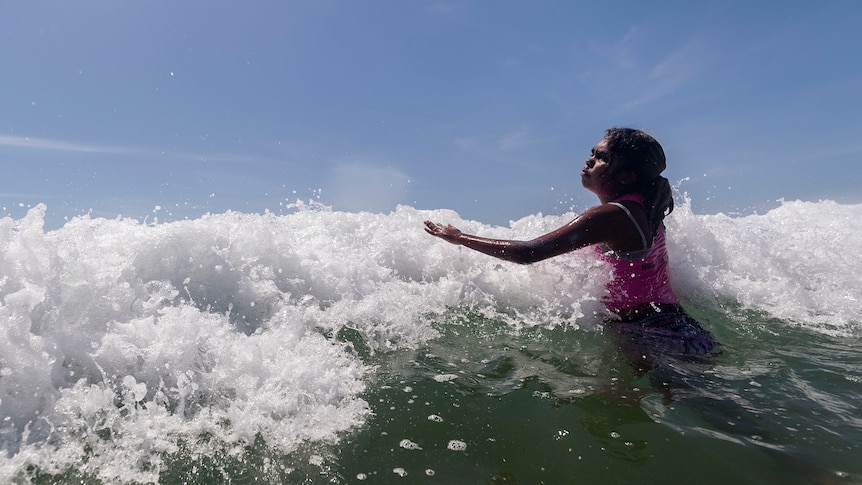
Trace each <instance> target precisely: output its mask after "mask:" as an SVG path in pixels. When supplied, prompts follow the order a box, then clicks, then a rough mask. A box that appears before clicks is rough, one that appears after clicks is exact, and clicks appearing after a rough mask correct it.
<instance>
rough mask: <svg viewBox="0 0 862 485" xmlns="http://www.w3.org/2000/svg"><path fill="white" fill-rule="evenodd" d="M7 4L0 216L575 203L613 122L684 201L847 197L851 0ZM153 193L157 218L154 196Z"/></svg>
mask: <svg viewBox="0 0 862 485" xmlns="http://www.w3.org/2000/svg"><path fill="white" fill-rule="evenodd" d="M782 3H784V4H783V5H781V6H778V4H777V3H775V2H750V1H744V2H743V1H739V2H734V1H728V2H691V1H667V2H642V1H620V2H598V1H596V2H576V1H542V0H537V1H530V2H523V1H451V2H447V1H421V0H411V1H407V0H403V1H388V0H379V1H375V0H371V1H362V2H360V1H347V0H344V1H327V0H323V1H314V2H311V1H308V2H305V1H303V2H295V1H284V0H271V1H269V0H261V1H250V2H228V1H221V0H217V1H199V0H189V1H164V0H150V1H136V2H130V1H126V2H118V1H116V0H110V1H108V0H79V1H59V0H45V1H39V2H3V3H2V6H0V35H2V39H3V40H2V42H0V56H2V58H3V60H4V67H3V70H2V73H3V74H2V84H0V89H2V92H0V161H2V166H3V167H4V172H5V173H4V176H3V177H2V182H0V207H2V208H3V209H2V212H0V215H3V214H6V215H10V216H12V217H20V216H21V215H23V214H24V212H25V211H26V209H27V208H28V207H31V206H33V205H35V204H37V203H40V202H43V203H45V204H47V205H48V214H49V216H48V223H47V225H48V228H49V229H50V228H56V227H59V226H60V225H61V224H62V223H63V221H64V220H65V219H66V218H68V217H73V216H75V215H80V214H86V213H90V214H92V215H93V216H94V217H110V218H113V217H116V216H117V215H120V214H122V215H124V216H127V217H135V218H144V217H150V218H152V217H153V216H154V215H157V216H158V217H159V218H160V219H161V220H165V219H179V218H185V217H198V216H200V215H201V214H203V213H205V212H222V211H224V210H227V209H233V210H238V211H243V212H261V211H263V210H265V209H270V210H273V211H279V210H280V209H281V207H282V206H283V205H284V204H285V203H286V202H293V201H295V200H297V199H300V200H309V199H313V200H319V201H320V202H323V203H324V204H327V205H330V206H332V207H333V208H334V209H337V210H350V211H359V210H370V211H376V212H388V211H390V210H392V209H394V207H395V206H396V205H397V204H407V205H411V206H414V207H417V208H421V209H437V208H448V209H454V210H456V211H458V212H459V213H460V214H461V216H462V217H465V218H470V219H478V220H481V221H484V222H488V223H493V224H507V223H508V221H509V220H514V219H518V218H521V217H523V216H525V215H528V214H535V213H538V212H542V213H545V214H558V213H562V212H565V211H568V210H569V209H574V210H581V209H583V208H585V207H587V206H589V205H591V204H593V203H595V198H594V196H592V194H590V193H588V192H586V191H585V190H584V189H583V188H581V186H580V180H579V176H578V172H579V170H580V167H581V165H582V163H583V160H584V158H586V156H587V154H588V153H589V150H590V148H591V147H592V145H593V144H594V143H595V142H596V141H597V140H598V139H599V138H601V135H602V132H603V130H604V129H605V128H607V127H609V126H613V125H626V126H635V127H639V128H643V129H646V130H647V131H649V132H650V133H652V134H653V135H654V136H656V138H658V140H659V141H660V142H661V143H662V144H663V146H664V148H665V151H666V153H667V156H668V170H667V171H666V172H665V174H666V176H667V177H668V178H669V179H670V180H671V181H672V182H675V183H676V182H680V181H682V182H681V183H682V185H681V187H682V190H684V191H686V192H688V193H689V194H690V196H691V199H692V203H693V207H694V209H695V211H696V212H700V213H714V212H726V213H748V212H751V211H762V210H766V209H768V208H770V207H774V206H775V205H777V202H776V201H777V200H778V199H781V198H784V199H788V200H792V199H803V200H814V201H816V200H819V199H833V200H838V201H840V202H845V203H859V202H862V191H860V190H859V184H860V180H862V168H860V163H859V162H860V161H862V160H860V158H862V157H860V155H862V89H860V88H862V56H860V54H859V53H860V52H862V34H860V29H859V25H862V3H860V2H858V1H855V0H847V1H825V2H782ZM157 207H158V208H159V209H156V208H157Z"/></svg>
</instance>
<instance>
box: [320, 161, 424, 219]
mask: <svg viewBox="0 0 862 485" xmlns="http://www.w3.org/2000/svg"><path fill="white" fill-rule="evenodd" d="M409 184H410V178H409V177H408V176H407V175H406V174H404V173H403V172H401V171H400V170H397V169H395V168H391V167H383V166H379V165H376V164H375V163H374V162H370V161H366V160H356V159H353V160H344V161H341V162H339V163H337V164H336V165H335V166H334V167H333V168H332V170H331V172H330V174H329V183H328V184H327V185H326V187H325V189H324V194H323V195H324V200H325V201H326V202H327V203H331V204H332V205H333V206H334V207H336V208H337V209H340V210H347V211H371V212H385V211H390V210H392V209H394V208H395V206H396V205H397V204H398V203H399V202H401V201H402V200H403V199H404V196H405V193H406V191H407V189H408V186H409Z"/></svg>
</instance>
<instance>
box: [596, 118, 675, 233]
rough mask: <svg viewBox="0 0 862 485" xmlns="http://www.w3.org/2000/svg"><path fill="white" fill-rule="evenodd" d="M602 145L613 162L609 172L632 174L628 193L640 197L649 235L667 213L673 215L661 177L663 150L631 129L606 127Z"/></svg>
mask: <svg viewBox="0 0 862 485" xmlns="http://www.w3.org/2000/svg"><path fill="white" fill-rule="evenodd" d="M604 141H605V143H606V144H607V148H608V151H609V152H610V154H611V156H612V159H613V165H614V166H613V172H614V173H615V174H617V175H618V176H619V175H620V174H622V173H624V172H630V173H631V174H634V179H633V181H632V183H631V186H632V191H633V192H638V193H640V194H642V195H643V196H644V206H645V208H646V210H647V216H648V217H649V221H650V228H651V229H652V233H653V236H655V232H656V231H657V230H658V227H659V225H661V222H662V220H664V217H665V216H666V215H667V214H670V213H671V212H673V195H672V193H671V187H670V183H669V182H668V180H667V179H666V178H664V177H662V176H661V173H662V172H663V171H664V169H665V167H666V166H667V160H666V159H665V156H664V150H663V149H662V147H661V145H660V144H659V142H658V141H656V139H655V138H653V137H652V136H650V135H648V134H647V133H645V132H643V131H641V130H636V129H633V128H617V127H614V128H609V129H607V130H606V131H605V138H604Z"/></svg>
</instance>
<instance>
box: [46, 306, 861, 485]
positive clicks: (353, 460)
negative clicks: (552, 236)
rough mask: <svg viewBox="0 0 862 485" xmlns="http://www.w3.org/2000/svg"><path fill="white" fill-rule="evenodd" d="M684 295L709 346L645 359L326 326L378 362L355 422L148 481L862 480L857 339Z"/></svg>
mask: <svg viewBox="0 0 862 485" xmlns="http://www.w3.org/2000/svg"><path fill="white" fill-rule="evenodd" d="M690 309H691V311H692V313H693V314H694V315H695V316H696V317H697V318H699V319H700V320H701V321H704V322H707V326H708V328H710V330H712V331H713V332H714V334H715V335H716V337H717V338H718V339H719V340H720V341H722V342H723V351H722V353H721V355H719V356H718V357H716V358H715V359H714V360H712V361H709V362H701V363H686V362H679V361H672V360H661V359H660V360H659V362H658V363H657V364H656V365H655V366H653V367H652V368H650V369H644V368H643V367H642V366H639V365H633V363H632V362H631V360H630V359H627V358H626V357H625V356H624V355H623V354H621V353H620V352H619V351H618V349H617V343H616V340H615V339H614V338H613V336H611V335H609V334H608V332H604V331H601V330H600V329H597V328H596V327H595V325H594V324H593V325H592V326H591V325H586V323H589V322H588V321H587V320H585V321H584V322H582V323H585V325H584V328H575V327H556V328H535V327H532V328H521V329H518V328H515V327H513V326H512V325H511V323H504V322H503V319H500V318H495V317H494V316H493V314H492V315H490V316H488V315H487V312H485V313H486V314H485V315H482V314H480V313H477V312H473V311H471V310H469V309H460V310H453V311H451V312H450V313H448V314H445V315H438V316H436V317H435V318H436V321H437V328H438V330H439V331H440V332H441V336H440V337H439V338H437V339H434V340H432V341H429V342H428V343H427V344H426V345H425V346H423V347H422V348H419V349H416V350H411V351H398V352H389V353H371V352H370V351H368V349H367V348H366V347H365V346H364V343H363V342H362V340H361V337H360V336H359V334H358V333H356V332H352V331H350V330H349V329H345V330H343V331H342V332H340V333H339V334H337V335H332V336H331V338H335V339H339V340H342V341H344V342H345V344H347V345H350V346H352V348H353V349H354V351H355V352H357V353H358V354H359V355H360V356H361V357H362V358H363V360H365V361H366V362H367V363H369V364H372V365H375V366H377V372H376V374H375V375H374V377H373V381H372V382H371V383H370V385H369V390H368V392H367V394H366V396H365V399H366V401H367V402H368V403H369V404H370V405H371V408H372V410H373V412H374V415H373V416H372V417H371V418H370V419H369V420H368V421H367V422H366V424H365V425H364V426H363V427H362V428H360V429H355V430H353V431H351V432H349V433H346V434H344V435H343V436H342V437H341V438H340V441H339V442H338V443H335V444H325V445H322V444H312V445H309V446H307V447H306V448H304V449H302V450H299V451H297V452H295V453H292V454H290V455H287V456H285V455H282V454H279V453H278V452H276V451H274V450H273V449H271V448H270V447H268V446H267V444H266V443H265V442H263V441H262V440H258V442H256V443H254V444H253V445H251V446H249V447H248V448H247V450H246V453H245V454H244V455H242V456H236V455H230V454H225V453H223V454H219V452H217V451H215V452H214V453H213V454H212V455H209V456H191V455H189V454H186V453H183V452H182V451H180V452H178V453H176V454H174V455H172V456H168V457H165V466H164V470H163V472H162V473H161V478H160V482H161V483H320V484H324V483H439V484H460V483H464V484H474V483H475V484H510V483H519V484H532V483H548V484H557V483H562V484H567V483H700V484H710V483H716V484H719V483H720V484H726V483H734V484H746V483H751V484H762V483H782V484H807V483H862V464H860V462H859V457H862V410H860V402H862V357H860V352H859V348H858V339H857V338H854V337H833V336H827V335H824V334H822V333H818V332H815V331H812V330H809V329H806V328H804V327H803V326H799V325H793V324H788V323H786V322H782V321H777V320H768V319H764V320H761V319H759V317H758V315H756V314H750V313H742V312H734V311H721V312H715V311H707V310H703V309H700V308H697V307H690ZM201 439H206V438H205V437H202V438H201ZM214 449H216V450H217V449H218V447H217V446H216V447H214ZM34 476H35V480H34V481H35V482H37V483H90V482H89V481H88V477H87V476H82V475H79V474H76V473H75V472H74V471H70V472H69V473H68V474H66V475H63V476H39V475H38V473H36V474H34Z"/></svg>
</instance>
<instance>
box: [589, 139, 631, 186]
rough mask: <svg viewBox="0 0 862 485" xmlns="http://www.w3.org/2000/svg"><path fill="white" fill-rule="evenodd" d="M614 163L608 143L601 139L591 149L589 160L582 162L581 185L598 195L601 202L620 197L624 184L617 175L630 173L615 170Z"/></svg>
mask: <svg viewBox="0 0 862 485" xmlns="http://www.w3.org/2000/svg"><path fill="white" fill-rule="evenodd" d="M615 161H616V157H615V156H613V155H612V154H611V152H610V149H609V148H608V141H607V140H606V139H605V138H602V139H601V140H599V142H598V143H596V146H594V147H593V150H592V152H591V154H590V158H588V159H587V160H586V161H585V162H584V168H583V169H582V170H581V184H582V185H583V186H584V188H585V189H587V190H589V191H590V192H592V193H594V194H596V195H598V196H599V199H600V200H602V202H605V201H607V200H612V199H613V198H614V197H616V196H618V195H621V192H622V189H623V187H622V186H623V185H624V184H623V181H622V180H621V178H622V177H620V176H619V175H621V174H625V173H630V172H620V171H619V170H615V168H614V162H615Z"/></svg>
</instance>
